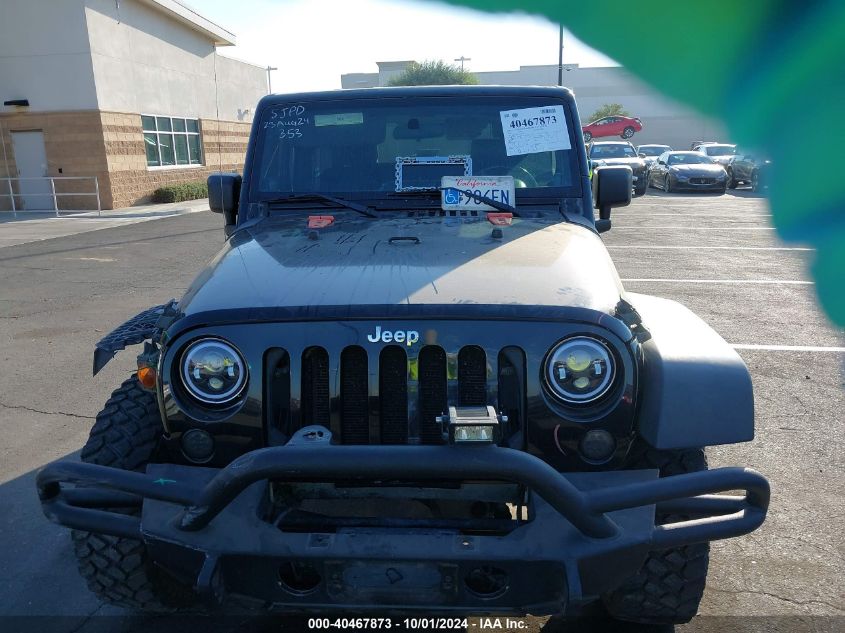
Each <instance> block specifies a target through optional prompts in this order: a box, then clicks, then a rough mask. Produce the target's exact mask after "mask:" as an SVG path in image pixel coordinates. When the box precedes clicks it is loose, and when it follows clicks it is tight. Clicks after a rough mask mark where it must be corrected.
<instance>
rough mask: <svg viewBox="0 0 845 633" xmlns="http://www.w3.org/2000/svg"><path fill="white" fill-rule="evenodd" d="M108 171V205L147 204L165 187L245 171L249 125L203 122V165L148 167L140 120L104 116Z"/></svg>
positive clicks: (201, 122)
mask: <svg viewBox="0 0 845 633" xmlns="http://www.w3.org/2000/svg"><path fill="white" fill-rule="evenodd" d="M101 116H102V123H103V134H104V139H105V151H106V156H107V160H108V171H109V203H110V204H111V205H113V206H114V208H118V207H126V206H131V205H133V204H139V203H144V202H148V201H149V199H150V196H151V195H152V193H153V191H155V190H156V189H157V188H159V187H161V186H163V185H170V184H177V183H182V182H191V181H195V180H205V179H206V178H207V177H208V175H209V174H210V173H211V172H213V171H220V170H222V171H238V172H240V171H242V170H243V162H244V155H245V153H246V145H247V141H248V140H249V129H250V124H249V123H236V122H230V121H221V122H219V123H218V122H217V121H215V120H207V119H203V120H201V121H200V132H201V137H202V149H203V165H202V166H196V167H184V168H172V167H167V168H157V169H156V168H154V169H150V168H148V167H147V159H146V154H145V153H144V139H143V134H142V132H141V117H140V115H138V114H118V113H113V112H103V113H102V115H101Z"/></svg>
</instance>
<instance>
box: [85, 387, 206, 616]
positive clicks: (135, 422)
mask: <svg viewBox="0 0 845 633" xmlns="http://www.w3.org/2000/svg"><path fill="white" fill-rule="evenodd" d="M161 433H162V426H161V418H160V416H159V411H158V405H157V404H156V399H155V396H154V395H153V394H152V393H150V392H148V391H145V390H144V389H142V388H141V386H140V385H139V383H138V379H137V377H136V376H134V375H133V376H132V377H131V378H129V379H128V380H126V381H124V383H123V384H122V385H121V386H120V387H119V388H118V389H117V390H115V391H114V392H113V393H112V395H111V397H110V398H109V399H108V401H107V402H106V405H105V407H103V410H102V411H100V413H99V414H98V415H97V421H96V422H95V424H94V427H93V428H92V429H91V434H90V436H89V437H88V441H87V442H86V444H85V446H84V447H83V449H82V461H84V462H88V463H91V464H101V465H103V466H113V467H115V468H122V469H124V470H142V469H143V468H144V467H145V466H146V465H147V464H148V463H149V462H150V461H152V459H153V456H154V454H155V452H156V448H157V446H158V441H159V438H160V437H161ZM72 538H73V547H74V553H75V554H76V560H77V564H78V567H79V573H80V574H81V575H82V577H83V578H84V579H85V581H86V583H87V584H88V589H90V590H91V591H92V592H93V593H95V594H96V595H97V597H99V598H100V599H102V600H104V601H105V602H107V603H109V604H114V605H117V606H121V607H127V608H129V609H140V610H143V611H151V612H167V611H173V610H174V609H177V608H180V607H187V606H190V604H191V603H192V602H193V599H194V592H193V590H192V589H191V588H190V587H187V586H185V585H183V584H181V583H179V582H177V581H176V580H175V579H174V578H172V577H171V576H169V575H167V574H166V573H165V572H164V571H162V570H161V569H160V568H158V567H156V566H155V565H154V564H153V563H152V561H151V560H150V559H149V556H148V555H147V550H146V547H145V546H144V543H143V542H142V541H140V540H137V541H136V540H134V539H125V538H118V537H115V536H106V535H103V534H96V533H93V532H83V531H81V530H73V532H72Z"/></svg>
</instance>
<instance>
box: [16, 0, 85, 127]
mask: <svg viewBox="0 0 845 633" xmlns="http://www.w3.org/2000/svg"><path fill="white" fill-rule="evenodd" d="M82 2H83V0H0V103H2V102H4V101H10V100H12V99H29V103H30V106H31V109H32V110H37V111H39V112H59V111H67V110H84V109H92V108H96V107H97V94H96V90H95V88H94V71H93V67H92V63H91V54H90V50H89V45H88V35H87V32H86V26H85V14H84V12H83V10H82ZM45 16H49V19H45ZM4 110H5V111H8V110H9V109H8V108H3V106H2V105H0V112H2V111H4Z"/></svg>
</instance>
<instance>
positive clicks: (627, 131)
mask: <svg viewBox="0 0 845 633" xmlns="http://www.w3.org/2000/svg"><path fill="white" fill-rule="evenodd" d="M633 135H634V128H632V127H631V126H628V127H626V128H625V129H624V130H622V138H631V137H632V136H633Z"/></svg>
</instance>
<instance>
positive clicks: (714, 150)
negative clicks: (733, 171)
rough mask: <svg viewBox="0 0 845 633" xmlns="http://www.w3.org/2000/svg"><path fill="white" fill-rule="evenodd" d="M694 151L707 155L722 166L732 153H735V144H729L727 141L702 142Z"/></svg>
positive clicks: (729, 159) (732, 155) (727, 161)
mask: <svg viewBox="0 0 845 633" xmlns="http://www.w3.org/2000/svg"><path fill="white" fill-rule="evenodd" d="M695 151H697V152H700V153H702V154H704V155H705V156H709V157H710V158H712V159H713V160H714V161H716V162H717V163H719V164H720V165H722V167H724V166H725V165H727V164H728V163H730V162H731V159H732V158H733V157H734V154H736V145H729V144H727V143H702V144H701V145H699V146H698V148H697V149H696V150H695Z"/></svg>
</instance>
